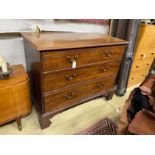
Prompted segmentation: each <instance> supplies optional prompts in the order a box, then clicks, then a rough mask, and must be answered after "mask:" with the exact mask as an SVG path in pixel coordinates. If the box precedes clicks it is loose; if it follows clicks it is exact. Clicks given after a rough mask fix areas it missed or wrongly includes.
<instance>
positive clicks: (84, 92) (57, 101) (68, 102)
mask: <svg viewBox="0 0 155 155" xmlns="http://www.w3.org/2000/svg"><path fill="white" fill-rule="evenodd" d="M114 84H115V77H112V76H111V77H107V78H106V79H105V78H104V79H97V80H95V81H93V82H89V83H85V84H82V85H78V86H75V87H72V88H69V89H66V90H64V91H61V92H58V93H53V94H49V95H44V102H45V112H48V111H53V112H56V111H59V110H65V109H67V108H69V107H72V106H74V105H77V104H79V103H81V102H84V101H87V100H89V99H91V98H94V97H96V96H98V95H102V94H103V93H104V92H106V91H108V90H109V89H111V88H113V86H114Z"/></svg>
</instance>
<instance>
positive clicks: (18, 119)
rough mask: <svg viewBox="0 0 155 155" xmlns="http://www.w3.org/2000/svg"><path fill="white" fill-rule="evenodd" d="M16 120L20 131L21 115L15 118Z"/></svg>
mask: <svg viewBox="0 0 155 155" xmlns="http://www.w3.org/2000/svg"><path fill="white" fill-rule="evenodd" d="M16 122H17V125H18V129H19V131H21V130H22V122H21V117H18V118H17V119H16Z"/></svg>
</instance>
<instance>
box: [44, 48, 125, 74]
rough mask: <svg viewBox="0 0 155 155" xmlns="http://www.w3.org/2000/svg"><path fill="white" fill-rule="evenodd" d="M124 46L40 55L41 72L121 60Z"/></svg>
mask: <svg viewBox="0 0 155 155" xmlns="http://www.w3.org/2000/svg"><path fill="white" fill-rule="evenodd" d="M125 48H126V46H111V47H96V48H83V49H74V50H64V51H51V52H50V51H49V52H44V53H42V61H43V71H44V72H48V71H56V70H64V69H71V68H74V67H81V66H86V65H90V64H94V63H97V62H102V61H109V60H112V59H116V58H117V59H118V58H120V59H121V58H122V56H123V54H124V50H125Z"/></svg>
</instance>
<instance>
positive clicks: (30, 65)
mask: <svg viewBox="0 0 155 155" xmlns="http://www.w3.org/2000/svg"><path fill="white" fill-rule="evenodd" d="M22 35H23V38H24V46H25V56H26V64H27V69H28V72H29V74H30V77H31V79H32V86H33V87H32V88H33V97H34V101H35V104H36V107H37V109H38V112H39V114H40V119H39V122H40V125H41V128H42V129H44V128H46V127H48V126H50V124H51V122H50V120H49V119H50V118H51V117H53V116H54V115H55V114H57V113H59V112H62V111H64V110H66V109H68V108H71V107H73V106H76V105H79V104H81V103H83V102H85V101H88V100H90V99H93V98H96V97H98V96H101V95H103V96H105V97H106V99H111V98H112V96H113V92H114V90H115V86H116V77H117V74H118V70H119V66H120V63H121V60H122V57H123V55H124V51H125V48H126V46H127V44H128V43H127V42H126V41H124V40H120V39H117V38H113V37H111V36H104V35H101V34H94V33H58V32H57V33H55V32H53V33H52V32H42V33H40V35H39V36H37V35H36V34H35V33H24V34H22Z"/></svg>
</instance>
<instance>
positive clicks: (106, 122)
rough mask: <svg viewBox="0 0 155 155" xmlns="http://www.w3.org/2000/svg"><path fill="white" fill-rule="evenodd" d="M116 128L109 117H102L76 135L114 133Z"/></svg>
mask: <svg viewBox="0 0 155 155" xmlns="http://www.w3.org/2000/svg"><path fill="white" fill-rule="evenodd" d="M116 129H117V126H116V125H115V124H114V123H113V122H112V121H111V120H110V119H109V118H104V119H103V120H101V121H99V122H98V123H96V124H94V125H93V126H91V127H89V128H87V129H86V130H84V131H82V132H80V133H78V134H76V135H116V134H117V132H116Z"/></svg>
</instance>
